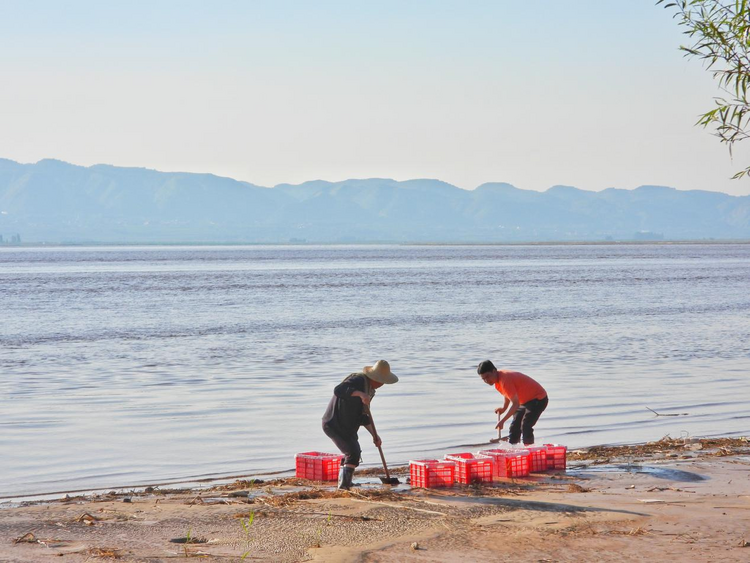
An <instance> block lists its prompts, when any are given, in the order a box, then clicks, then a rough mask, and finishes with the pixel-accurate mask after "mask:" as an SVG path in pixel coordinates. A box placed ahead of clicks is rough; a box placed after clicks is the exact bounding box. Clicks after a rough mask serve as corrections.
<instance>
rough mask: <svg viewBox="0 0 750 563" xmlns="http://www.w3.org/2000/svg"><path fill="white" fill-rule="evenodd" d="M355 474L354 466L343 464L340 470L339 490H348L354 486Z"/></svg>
mask: <svg viewBox="0 0 750 563" xmlns="http://www.w3.org/2000/svg"><path fill="white" fill-rule="evenodd" d="M353 476H354V468H353V467H346V466H345V465H342V466H341V469H340V470H339V487H338V488H339V490H340V491H348V490H349V489H351V487H352V477H353Z"/></svg>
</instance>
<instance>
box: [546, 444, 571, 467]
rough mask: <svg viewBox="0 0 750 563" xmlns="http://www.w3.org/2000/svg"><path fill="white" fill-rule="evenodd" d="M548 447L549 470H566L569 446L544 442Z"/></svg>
mask: <svg viewBox="0 0 750 563" xmlns="http://www.w3.org/2000/svg"><path fill="white" fill-rule="evenodd" d="M544 447H545V448H547V470H548V471H549V470H550V469H552V470H557V469H562V470H565V468H566V467H567V458H568V448H567V447H566V446H561V445H560V444H544Z"/></svg>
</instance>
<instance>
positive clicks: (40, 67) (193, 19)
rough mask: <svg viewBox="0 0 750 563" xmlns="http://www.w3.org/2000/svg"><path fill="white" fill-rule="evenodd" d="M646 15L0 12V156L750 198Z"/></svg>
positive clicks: (419, 5) (287, 178) (264, 175)
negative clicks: (664, 188) (647, 188)
mask: <svg viewBox="0 0 750 563" xmlns="http://www.w3.org/2000/svg"><path fill="white" fill-rule="evenodd" d="M671 15H672V14H671V12H669V11H666V10H664V9H663V8H661V7H657V6H655V5H654V1H652V0H628V1H627V2H623V1H622V0H568V1H564V2H563V1H559V0H555V1H553V0H549V1H539V0H523V1H518V0H515V1H506V0H495V1H486V2H483V1H467V0H461V1H455V2H441V1H429V2H428V1H422V2H420V1H408V2H405V1H395V2H389V1H382V0H381V1H379V2H359V1H355V0H346V1H341V2H325V1H315V2H313V1H298V2H284V1H282V0H273V1H250V0H248V1H237V2H230V1H224V2H218V1H216V2H213V1H211V2H209V1H208V0H206V1H204V2H192V1H186V0H180V1H174V2H171V1H155V0H149V1H147V2H138V1H133V0H128V1H127V2H101V1H91V2H86V1H66V2H61V1H50V2H41V1H32V0H29V1H24V0H18V1H7V0H0V77H1V80H0V157H4V158H10V159H13V160H17V161H20V162H36V161H37V160H40V159H42V158H57V159H61V160H65V161H68V162H72V163H75V164H81V165H91V164H96V163H109V164H115V165H118V166H142V167H147V168H156V169H159V170H166V171H189V172H212V173H214V174H218V175H222V176H230V177H233V178H237V179H241V180H246V181H249V182H252V183H255V184H259V185H267V186H270V185H274V184H277V183H281V182H290V183H299V182H302V181H305V180H312V179H326V180H342V179H346V178H365V177H388V178H395V179H398V180H405V179H409V178H438V179H441V180H445V181H447V182H450V183H452V184H455V185H457V186H460V187H462V188H467V189H473V188H474V187H476V186H477V185H479V184H481V183H484V182H510V183H512V184H514V185H516V186H517V187H519V188H525V189H534V190H544V189H547V188H548V187H550V186H552V185H554V184H567V185H573V186H577V187H579V188H582V189H588V190H601V189H604V188H607V187H612V186H614V187H619V188H628V189H629V188H635V187H637V186H639V185H642V184H661V185H669V186H674V187H676V188H679V189H705V190H718V191H724V192H727V193H732V194H736V195H747V194H750V180H740V181H731V180H729V177H730V176H731V175H732V173H733V172H734V171H736V170H738V169H740V168H743V167H744V166H745V165H746V164H747V163H748V161H750V153H745V155H746V156H747V158H746V159H743V158H742V156H743V153H737V154H735V162H734V163H732V162H731V160H730V157H729V154H728V151H727V149H726V147H725V146H723V145H721V144H720V143H719V141H718V139H716V138H715V137H713V136H712V135H711V133H710V132H709V131H706V130H704V129H701V128H698V127H695V126H694V123H695V121H696V119H697V116H698V115H699V114H700V113H702V112H703V111H707V110H708V109H711V108H712V107H713V102H712V98H713V96H714V95H716V93H717V90H716V87H715V85H714V82H713V80H712V78H711V76H710V75H709V73H707V72H706V71H705V70H704V69H703V68H702V66H701V63H700V62H698V61H696V60H687V59H685V58H684V57H683V56H682V54H681V53H680V52H679V51H678V47H679V45H680V43H684V42H685V39H684V38H683V35H682V34H681V30H680V29H679V28H678V26H677V24H676V22H675V21H674V20H673V19H672V17H671Z"/></svg>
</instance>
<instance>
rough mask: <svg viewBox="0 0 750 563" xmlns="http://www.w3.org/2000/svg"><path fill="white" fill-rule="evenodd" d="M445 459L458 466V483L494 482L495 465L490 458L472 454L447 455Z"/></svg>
mask: <svg viewBox="0 0 750 563" xmlns="http://www.w3.org/2000/svg"><path fill="white" fill-rule="evenodd" d="M445 459H447V460H449V461H453V462H455V464H456V483H461V484H464V485H470V484H471V483H487V482H490V483H491V482H492V476H493V474H494V471H495V463H494V461H493V460H492V458H489V457H477V456H475V455H474V454H471V453H458V454H446V455H445Z"/></svg>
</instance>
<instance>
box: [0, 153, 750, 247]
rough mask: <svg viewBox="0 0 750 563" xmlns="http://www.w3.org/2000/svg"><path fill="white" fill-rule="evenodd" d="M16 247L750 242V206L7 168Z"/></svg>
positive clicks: (574, 192) (504, 188)
mask: <svg viewBox="0 0 750 563" xmlns="http://www.w3.org/2000/svg"><path fill="white" fill-rule="evenodd" d="M0 235H2V236H3V242H4V243H5V244H7V243H9V242H10V241H11V237H12V238H13V242H16V241H17V239H16V237H19V238H20V240H21V241H22V242H47V243H65V242H68V243H89V242H90V243H240V242H248V243H285V242H309V243H314V242H320V243H357V242H470V243H482V242H539V241H605V240H617V241H630V240H693V239H750V196H742V197H736V196H730V195H727V194H723V193H717V192H708V191H678V190H676V189H674V188H668V187H662V186H641V187H640V188H637V189H635V190H621V189H614V188H609V189H606V190H603V191H600V192H590V191H583V190H579V189H577V188H573V187H569V186H554V187H552V188H550V189H548V190H547V191H545V192H535V191H528V190H521V189H518V188H515V187H514V186H511V185H510V184H502V183H490V184H483V185H481V186H479V187H478V188H476V189H474V190H471V191H469V190H463V189H460V188H457V187H456V186H452V185H450V184H447V183H445V182H441V181H439V180H408V181H404V182H397V181H395V180H388V179H381V178H371V179H367V180H346V181H343V182H324V181H320V180H316V181H312V182H305V183H304V184H300V185H290V184H280V185H278V186H275V187H273V188H265V187H261V186H256V185H253V184H249V183H247V182H240V181H237V180H232V179H230V178H220V177H218V176H214V175H212V174H188V173H180V172H157V171H155V170H146V169H143V168H118V167H115V166H108V165H103V164H100V165H96V166H91V167H82V166H75V165H72V164H68V163H65V162H60V161H57V160H42V161H40V162H37V163H36V164H19V163H17V162H13V161H11V160H5V159H0Z"/></svg>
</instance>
